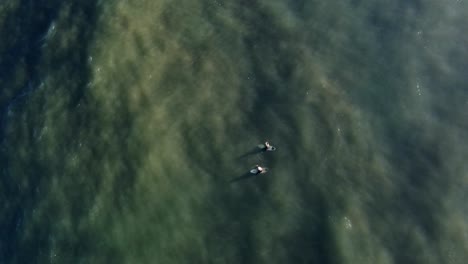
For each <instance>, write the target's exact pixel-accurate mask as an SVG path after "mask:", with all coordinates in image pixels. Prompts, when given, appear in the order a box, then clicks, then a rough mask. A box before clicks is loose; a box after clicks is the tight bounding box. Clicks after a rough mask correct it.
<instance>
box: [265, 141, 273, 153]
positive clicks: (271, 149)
mask: <svg viewBox="0 0 468 264" xmlns="http://www.w3.org/2000/svg"><path fill="white" fill-rule="evenodd" d="M262 149H263V151H275V150H276V148H275V147H274V146H272V145H270V143H269V142H268V141H265V143H264V144H263V148H262Z"/></svg>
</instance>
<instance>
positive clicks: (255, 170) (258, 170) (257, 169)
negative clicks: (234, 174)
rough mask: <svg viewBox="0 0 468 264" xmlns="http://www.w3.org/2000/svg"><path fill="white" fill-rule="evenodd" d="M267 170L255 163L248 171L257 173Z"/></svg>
mask: <svg viewBox="0 0 468 264" xmlns="http://www.w3.org/2000/svg"><path fill="white" fill-rule="evenodd" d="M267 171H268V169H267V168H265V167H260V166H258V164H257V165H255V167H254V168H253V169H251V170H250V173H252V174H255V175H257V174H261V173H266V172H267Z"/></svg>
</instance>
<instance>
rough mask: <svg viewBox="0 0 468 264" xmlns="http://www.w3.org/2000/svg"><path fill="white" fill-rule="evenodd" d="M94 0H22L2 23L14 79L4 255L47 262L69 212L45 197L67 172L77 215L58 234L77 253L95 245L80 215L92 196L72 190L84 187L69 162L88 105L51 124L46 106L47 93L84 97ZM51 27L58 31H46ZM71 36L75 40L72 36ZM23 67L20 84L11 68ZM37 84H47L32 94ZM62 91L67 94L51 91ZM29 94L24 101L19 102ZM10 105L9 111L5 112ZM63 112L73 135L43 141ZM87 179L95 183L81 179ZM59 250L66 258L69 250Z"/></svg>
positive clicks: (6, 134)
mask: <svg viewBox="0 0 468 264" xmlns="http://www.w3.org/2000/svg"><path fill="white" fill-rule="evenodd" d="M91 2H92V1H87V2H82V3H81V2H80V4H71V5H67V4H65V3H62V2H57V1H33V2H31V1H21V2H19V3H18V8H17V9H14V10H11V12H9V13H8V14H7V18H6V20H5V21H6V22H5V23H4V24H3V26H4V27H3V28H2V29H1V30H2V32H6V33H7V34H5V35H7V36H9V38H8V39H7V40H6V41H5V42H3V43H4V44H3V46H2V51H1V52H2V56H1V57H2V58H6V59H4V60H2V62H1V65H0V67H1V68H2V73H1V78H0V79H1V81H2V83H3V84H5V85H6V86H5V87H9V88H8V89H4V90H2V95H1V100H2V106H3V107H2V116H1V119H2V131H1V133H2V142H3V145H4V146H5V147H4V148H2V152H1V157H0V162H1V167H2V168H3V177H2V191H3V193H4V199H5V200H6V201H9V202H8V204H7V205H5V208H6V209H5V210H2V211H4V212H2V213H4V214H3V215H11V216H12V217H5V218H2V219H3V220H2V221H1V223H0V226H1V227H2V230H5V232H7V233H5V234H4V235H3V234H2V242H1V243H0V244H1V261H2V262H6V263H27V262H30V261H28V259H29V260H30V259H31V258H34V259H36V260H37V261H38V262H45V261H48V260H50V258H52V256H50V255H49V253H50V252H51V251H52V249H53V247H54V245H53V243H52V240H51V237H54V236H56V237H60V236H61V235H64V234H60V232H57V231H58V230H57V228H58V226H60V225H59V224H57V223H58V222H60V221H63V220H64V218H66V217H67V216H66V215H67V212H64V211H61V210H63V208H61V206H53V202H52V204H51V206H46V205H45V204H46V203H47V202H46V201H47V200H46V198H47V197H49V196H50V195H52V193H53V187H52V186H53V183H54V181H57V180H58V181H59V182H62V180H61V178H62V177H63V178H67V180H70V182H71V184H70V185H67V184H63V185H62V188H63V191H64V192H67V191H69V193H67V197H66V198H65V199H69V200H68V203H69V204H70V210H71V212H70V216H71V217H72V218H73V219H74V220H72V226H73V227H72V229H73V231H70V230H68V231H63V232H64V233H67V232H69V233H68V235H70V237H68V238H66V239H65V241H61V243H60V245H61V246H60V247H61V248H62V249H63V250H62V251H61V253H65V252H66V254H69V256H74V257H77V258H78V257H79V256H80V255H82V253H83V252H84V251H87V250H91V247H90V246H87V245H89V244H90V239H89V235H86V234H85V233H80V232H79V231H78V226H79V224H78V222H77V219H79V217H78V216H81V215H83V214H84V213H85V210H86V209H84V208H86V207H89V204H90V201H92V199H90V198H89V196H88V197H85V198H83V197H81V195H77V192H76V191H73V190H76V189H75V188H80V181H81V179H82V178H81V179H80V177H79V174H76V172H74V173H72V172H70V171H69V169H68V166H69V164H70V162H71V161H72V155H73V154H74V153H76V151H77V149H79V148H80V146H81V144H82V142H80V139H79V137H80V133H81V132H82V129H84V128H85V126H86V123H87V122H86V119H87V113H86V111H77V112H76V113H74V114H71V113H67V112H66V110H65V112H63V113H61V114H59V115H58V116H56V117H58V118H57V119H56V123H55V124H54V123H52V124H51V123H50V122H49V121H50V120H48V118H46V117H45V113H44V112H48V111H53V109H50V108H49V107H52V108H53V107H55V106H53V104H51V102H50V100H49V99H47V98H51V100H54V98H55V100H57V101H56V102H59V101H62V100H63V101H67V103H68V104H69V105H68V106H69V108H65V109H76V107H77V105H78V104H79V103H80V102H82V98H83V89H85V84H86V83H87V82H89V79H90V76H89V69H88V65H87V58H88V56H87V43H88V42H89V41H90V40H91V39H92V31H93V27H94V23H95V19H96V16H97V9H96V7H95V5H94V4H93V3H91ZM69 19H71V21H72V24H68V25H67V22H65V21H68V20H69ZM56 23H57V24H56ZM56 26H57V28H55V27H56ZM50 30H57V31H58V32H57V33H56V34H48V31H50ZM49 33H50V32H49ZM67 38H71V39H73V41H72V42H67V41H66V40H67ZM61 41H64V42H62V43H67V44H65V45H62V46H61V44H58V43H60V42H61ZM52 50H53V52H52ZM21 67H24V69H23V71H24V72H25V75H24V80H23V83H22V84H21V83H20V84H19V87H21V86H24V87H26V88H24V89H22V90H18V89H17V88H15V87H18V85H16V86H15V84H14V83H13V82H14V81H15V80H14V79H13V77H12V76H14V74H12V73H13V72H19V71H22V69H20V68H21ZM3 69H5V70H3ZM8 69H10V70H11V71H10V70H8ZM45 76H48V77H50V76H53V77H52V78H51V79H53V78H54V79H55V80H59V81H58V82H56V83H54V81H46V82H43V78H44V77H45ZM28 83H29V84H28ZM30 87H33V88H30ZM36 87H40V88H42V89H41V90H38V91H37V93H34V96H32V95H31V94H32V92H33V91H35V90H36ZM60 89H64V90H60ZM57 94H61V95H63V97H60V98H57V97H54V95H57ZM26 97H28V103H27V104H18V103H19V102H20V99H21V101H23V102H24V99H23V98H26ZM67 103H66V104H67ZM12 104H14V105H12ZM7 111H9V112H11V113H12V114H10V115H6V114H7ZM62 111H63V109H62ZM41 113H42V115H41ZM6 118H8V120H6ZM63 118H66V119H68V120H69V121H70V122H69V123H68V124H67V125H68V127H67V128H64V130H62V132H65V134H67V135H68V136H65V135H59V137H58V138H55V142H50V141H45V140H46V139H47V138H48V136H44V137H42V136H41V134H43V133H45V132H44V131H46V130H48V131H49V132H50V130H54V129H55V128H57V131H59V130H60V127H61V126H62V125H63V123H62V124H60V123H59V122H61V121H63V120H64V119H63ZM47 126H49V127H47ZM50 126H53V127H50ZM19 131H21V133H19ZM41 131H42V132H41ZM78 131H80V132H78ZM54 132H56V131H54ZM58 133H60V132H58ZM54 136H56V135H54ZM62 136H64V137H63V138H61V137H62ZM41 137H42V139H41ZM60 138H61V139H60ZM69 139H71V140H69ZM44 142H47V143H45V144H44ZM57 177H58V178H57ZM81 184H83V183H81ZM88 184H91V185H93V183H86V184H84V185H86V186H87V185H88ZM49 198H50V197H49ZM57 199H58V197H57ZM62 202H65V203H67V201H62ZM15 227H16V228H15ZM31 234H34V235H31ZM72 237H75V238H72ZM75 239H76V240H75ZM67 247H69V249H68V250H67V249H66V248H67ZM70 249H72V250H70ZM61 257H63V259H67V258H66V257H65V256H64V255H62V256H61Z"/></svg>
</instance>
